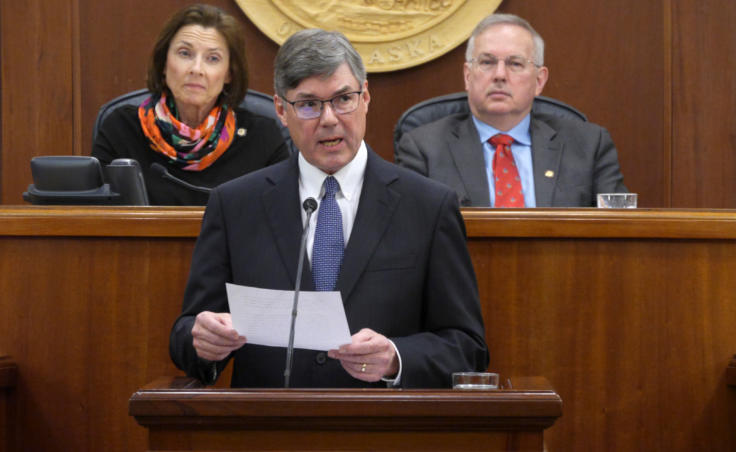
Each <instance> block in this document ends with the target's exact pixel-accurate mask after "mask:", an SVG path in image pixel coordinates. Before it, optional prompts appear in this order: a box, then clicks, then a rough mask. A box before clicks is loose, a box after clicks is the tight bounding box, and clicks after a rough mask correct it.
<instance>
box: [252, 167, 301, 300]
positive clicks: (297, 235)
mask: <svg viewBox="0 0 736 452" xmlns="http://www.w3.org/2000/svg"><path fill="white" fill-rule="evenodd" d="M297 156H298V154H296V153H295V154H294V155H292V156H291V158H290V159H289V164H288V165H285V166H284V167H283V171H281V172H279V173H276V174H274V175H272V176H269V178H268V182H269V183H271V187H270V188H267V189H266V190H264V191H263V195H262V197H261V200H262V203H263V208H264V211H265V212H266V218H267V221H268V225H269V227H270V228H271V231H272V232H273V235H274V237H275V239H276V247H277V249H278V252H279V254H280V255H281V258H282V260H283V263H284V266H285V267H286V269H287V272H288V274H289V278H290V279H291V280H292V281H294V278H296V269H297V259H299V247H300V245H301V242H300V241H301V236H302V229H303V227H304V225H303V224H302V217H301V211H302V207H301V205H300V202H299V167H298V164H297ZM254 259H255V260H254V262H255V264H254V265H258V264H257V256H254ZM304 259H305V262H304V270H303V273H302V278H301V289H302V290H314V283H313V282H312V272H311V270H310V267H309V264H308V260H307V258H306V254H305V257H304Z"/></svg>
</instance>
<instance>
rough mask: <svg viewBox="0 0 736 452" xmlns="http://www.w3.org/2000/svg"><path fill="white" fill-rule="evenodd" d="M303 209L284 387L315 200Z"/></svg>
mask: <svg viewBox="0 0 736 452" xmlns="http://www.w3.org/2000/svg"><path fill="white" fill-rule="evenodd" d="M302 207H303V208H304V211H305V212H307V221H305V222H304V231H303V232H302V244H301V246H300V247H299V264H298V265H297V268H296V281H295V282H294V304H293V305H292V307H291V328H289V346H288V347H287V348H286V367H285V368H284V387H285V388H288V387H289V377H291V358H292V356H293V355H294V325H295V324H296V308H297V305H298V304H299V287H300V286H301V282H302V270H303V267H304V251H305V250H306V248H307V235H308V234H309V219H310V218H311V217H312V214H313V213H314V211H315V210H317V201H315V200H314V198H307V199H305V200H304V203H303V204H302Z"/></svg>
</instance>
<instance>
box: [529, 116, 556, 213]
mask: <svg viewBox="0 0 736 452" xmlns="http://www.w3.org/2000/svg"><path fill="white" fill-rule="evenodd" d="M556 134H557V132H556V131H555V130H554V129H552V128H551V127H550V126H549V125H547V123H545V122H544V121H541V120H539V119H536V118H535V117H534V115H532V124H531V136H532V166H533V167H534V195H535V197H536V199H537V207H550V206H551V205H552V197H553V194H554V190H555V186H556V185H557V180H558V178H559V172H560V171H559V170H560V161H561V157H562V143H560V142H558V141H553V139H554V137H555V135H556Z"/></svg>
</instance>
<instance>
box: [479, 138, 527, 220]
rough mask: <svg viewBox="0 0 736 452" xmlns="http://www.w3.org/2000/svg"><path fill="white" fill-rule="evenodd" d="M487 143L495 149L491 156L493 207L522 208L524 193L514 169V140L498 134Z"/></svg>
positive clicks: (516, 171)
mask: <svg viewBox="0 0 736 452" xmlns="http://www.w3.org/2000/svg"><path fill="white" fill-rule="evenodd" d="M488 142H490V143H491V146H495V147H496V153H495V154H493V179H494V181H495V186H496V202H495V203H494V207H524V193H523V192H522V190H521V179H520V178H519V171H518V170H517V169H516V163H515V162H514V155H513V154H512V153H511V143H513V142H514V139H513V138H511V137H510V136H509V135H506V134H503V133H499V134H497V135H493V136H492V137H491V138H490V139H489V140H488Z"/></svg>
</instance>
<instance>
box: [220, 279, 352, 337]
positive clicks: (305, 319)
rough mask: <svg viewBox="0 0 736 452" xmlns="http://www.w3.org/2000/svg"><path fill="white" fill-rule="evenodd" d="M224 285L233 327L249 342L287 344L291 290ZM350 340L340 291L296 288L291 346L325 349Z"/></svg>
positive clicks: (291, 298)
mask: <svg viewBox="0 0 736 452" xmlns="http://www.w3.org/2000/svg"><path fill="white" fill-rule="evenodd" d="M225 286H226V289H227V300H228V304H229V305H230V314H231V315H232V319H233V327H234V328H235V330H236V331H237V332H238V333H239V334H241V335H243V336H245V337H246V338H247V340H248V343H249V344H258V345H269V346H272V347H286V346H288V344H289V329H290V327H291V309H292V306H293V303H294V292H293V291H290V290H271V289H261V288H258V287H248V286H240V285H237V284H231V283H226V284H225ZM350 342H351V338H350V328H349V327H348V319H347V318H346V317H345V308H344V307H343V305H342V297H341V296H340V292H299V305H298V307H297V316H296V326H295V332H294V348H305V349H310V350H325V351H326V350H330V349H336V348H338V347H340V346H341V345H344V344H349V343H350Z"/></svg>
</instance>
